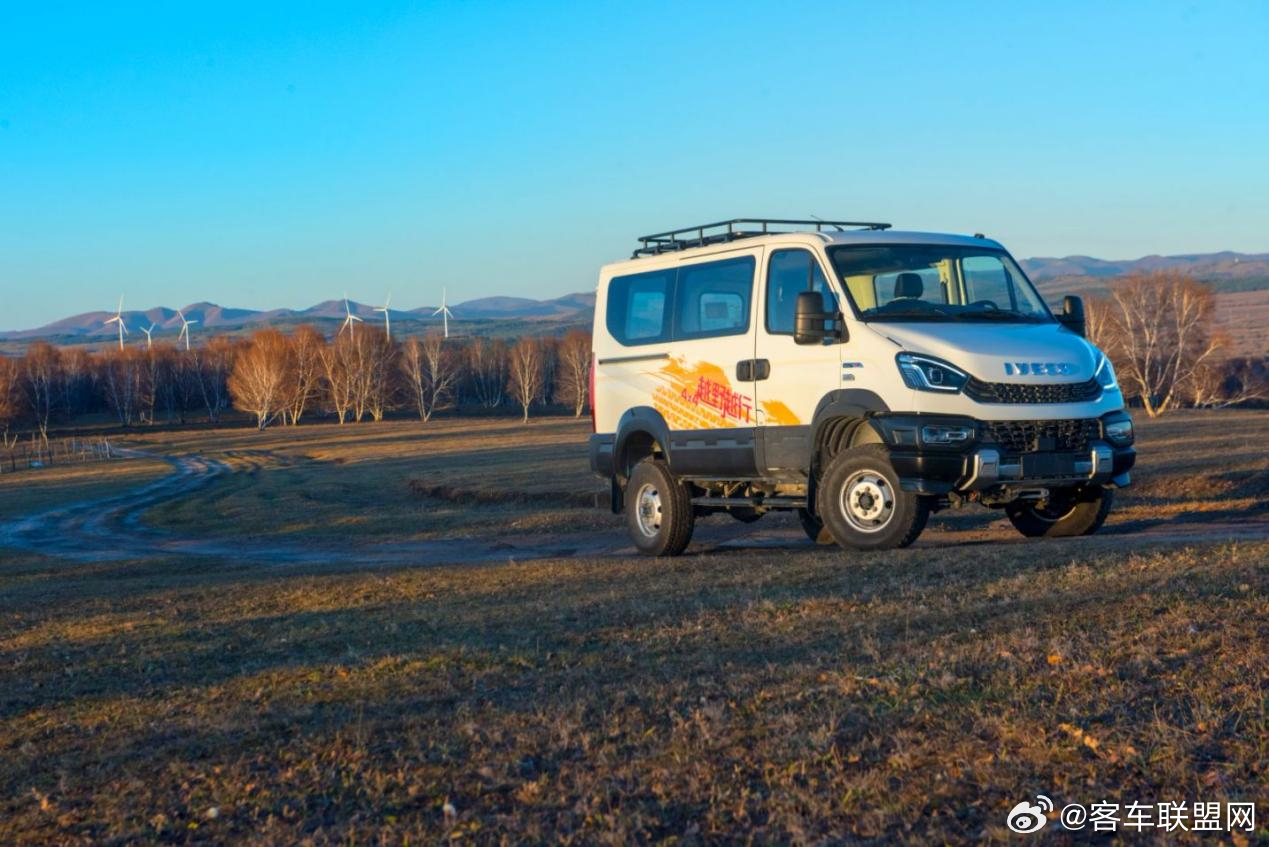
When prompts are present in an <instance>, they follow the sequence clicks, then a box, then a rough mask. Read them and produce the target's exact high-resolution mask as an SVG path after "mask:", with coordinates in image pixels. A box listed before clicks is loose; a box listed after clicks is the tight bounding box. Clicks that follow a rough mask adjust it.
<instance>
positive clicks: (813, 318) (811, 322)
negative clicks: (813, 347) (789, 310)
mask: <svg viewBox="0 0 1269 847" xmlns="http://www.w3.org/2000/svg"><path fill="white" fill-rule="evenodd" d="M836 319H837V314H836V313H834V312H825V311H824V295H823V294H821V293H820V292H818V291H800V292H798V299H797V303H796V304H795V305H794V311H793V342H794V343H795V344H819V343H820V342H821V341H823V340H824V339H825V338H828V337H829V336H835V333H833V332H831V331H830V330H827V329H825V328H824V322H825V321H831V320H836Z"/></svg>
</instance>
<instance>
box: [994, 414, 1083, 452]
mask: <svg viewBox="0 0 1269 847" xmlns="http://www.w3.org/2000/svg"><path fill="white" fill-rule="evenodd" d="M983 429H984V434H985V435H986V436H987V438H988V439H990V440H991V441H994V442H996V443H997V444H999V445H1000V449H1001V450H1003V451H1004V452H1005V454H1006V455H1015V456H1016V455H1021V454H1023V453H1038V452H1041V451H1044V452H1050V451H1058V452H1071V453H1083V452H1085V451H1086V450H1088V443H1089V442H1090V441H1092V440H1093V439H1094V438H1096V437H1097V436H1098V434H1099V432H1100V429H1099V427H1098V423H1097V419H1096V418H1093V419H1090V420H1080V421H984V422H983Z"/></svg>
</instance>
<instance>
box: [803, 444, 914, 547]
mask: <svg viewBox="0 0 1269 847" xmlns="http://www.w3.org/2000/svg"><path fill="white" fill-rule="evenodd" d="M848 487H849V491H848ZM847 497H849V499H850V501H851V502H854V503H855V504H856V505H855V507H854V508H852V509H851V512H850V515H848V514H847V509H848V508H850V507H848V506H847V499H846V498H847ZM816 499H817V503H816V510H815V511H816V514H817V515H818V516H819V518H820V519H821V520H822V521H824V526H825V528H826V529H827V530H828V531H829V534H831V535H832V536H833V540H834V541H836V542H837V543H838V545H839V546H841V547H845V548H847V549H851V550H891V549H894V548H896V547H907V546H908V545H909V544H911V543H912V542H913V541H916V539H917V536H919V535H920V534H921V530H923V529H925V521H926V519H927V518H929V516H930V504H929V502H928V501H927V500H926V499H925V498H923V497H920V496H918V495H916V494H914V493H912V492H910V491H904V490H903V489H902V488H900V487H899V475H898V474H897V473H895V470H894V466H893V465H891V464H890V454H889V452H888V451H887V450H886V448H885V447H884V446H883V445H881V444H865V445H862V446H860V447H852V448H851V449H849V450H843V451H842V452H840V453H838V454H837V455H836V456H834V457H833V458H832V459H831V460H830V461H829V463H828V466H827V467H825V468H824V474H823V475H822V476H821V477H820V483H819V490H818V492H817V498H816ZM873 509H876V517H875V518H874V519H870V518H868V517H867V515H869V514H872V512H871V511H870V510H873Z"/></svg>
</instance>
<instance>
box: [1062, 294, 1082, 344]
mask: <svg viewBox="0 0 1269 847" xmlns="http://www.w3.org/2000/svg"><path fill="white" fill-rule="evenodd" d="M1058 322H1059V323H1061V324H1062V326H1064V327H1066V328H1067V329H1069V330H1070V331H1071V332H1073V333H1075V334H1076V335H1079V336H1083V335H1084V300H1083V299H1082V298H1080V297H1073V296H1072V295H1070V294H1068V295H1066V296H1065V297H1063V298H1062V314H1060V315H1058Z"/></svg>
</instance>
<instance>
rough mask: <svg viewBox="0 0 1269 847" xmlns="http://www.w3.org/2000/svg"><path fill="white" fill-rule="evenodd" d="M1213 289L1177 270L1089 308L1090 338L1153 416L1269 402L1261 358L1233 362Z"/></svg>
mask: <svg viewBox="0 0 1269 847" xmlns="http://www.w3.org/2000/svg"><path fill="white" fill-rule="evenodd" d="M1215 305H1216V304H1215V297H1214V295H1213V293H1212V290H1211V288H1210V287H1208V286H1206V285H1204V284H1203V283H1201V282H1198V281H1197V280H1195V279H1194V278H1193V277H1190V276H1187V275H1185V274H1182V273H1177V272H1175V271H1156V272H1153V273H1145V274H1136V275H1132V276H1129V277H1127V278H1125V279H1124V280H1122V281H1120V282H1116V283H1114V284H1113V285H1112V286H1111V288H1110V293H1109V294H1108V295H1107V296H1106V297H1095V298H1091V299H1090V300H1089V302H1088V303H1087V304H1086V307H1085V308H1086V320H1087V328H1088V338H1089V340H1090V341H1092V342H1093V343H1094V344H1096V345H1097V346H1098V347H1100V348H1101V349H1102V350H1104V351H1106V354H1107V355H1108V356H1110V359H1111V362H1112V363H1113V364H1114V365H1115V373H1116V375H1117V376H1118V377H1119V383H1120V387H1121V388H1122V389H1123V391H1124V394H1125V395H1126V396H1128V397H1130V398H1135V399H1137V400H1139V401H1140V403H1141V405H1142V407H1143V408H1144V409H1145V412H1146V414H1147V415H1149V416H1150V417H1155V416H1157V415H1160V414H1163V413H1164V412H1166V411H1168V410H1169V409H1174V408H1177V407H1179V406H1184V405H1189V406H1200V407H1215V406H1231V405H1235V404H1238V403H1245V402H1248V401H1251V400H1263V399H1266V398H1269V369H1267V368H1266V362H1265V358H1264V356H1261V357H1259V358H1249V357H1245V358H1232V359H1231V358H1228V357H1226V356H1225V355H1224V353H1225V351H1226V350H1227V349H1228V347H1229V339H1228V338H1227V337H1226V336H1225V334H1224V333H1222V332H1220V330H1219V329H1218V327H1217V325H1216V321H1215Z"/></svg>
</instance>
